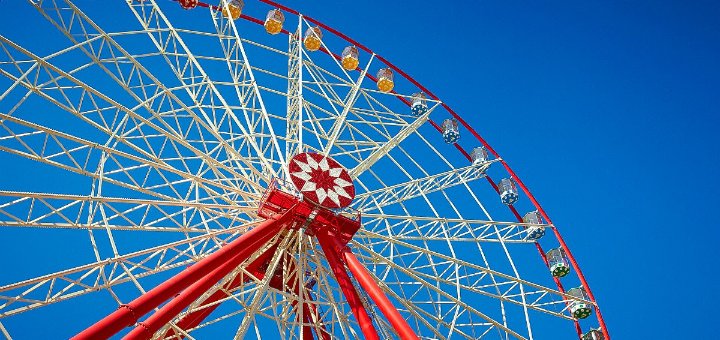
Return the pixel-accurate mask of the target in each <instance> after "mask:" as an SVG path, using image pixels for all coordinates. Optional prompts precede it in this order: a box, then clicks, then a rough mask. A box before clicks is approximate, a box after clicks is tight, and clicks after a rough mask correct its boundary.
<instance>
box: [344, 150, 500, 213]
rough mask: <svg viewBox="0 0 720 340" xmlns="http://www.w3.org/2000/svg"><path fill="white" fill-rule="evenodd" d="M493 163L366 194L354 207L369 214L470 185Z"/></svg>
mask: <svg viewBox="0 0 720 340" xmlns="http://www.w3.org/2000/svg"><path fill="white" fill-rule="evenodd" d="M492 162H493V161H491V162H484V163H479V164H472V165H469V166H466V167H462V168H458V169H453V170H450V171H446V172H443V173H440V174H436V175H429V176H426V177H422V178H418V179H412V180H410V181H407V182H404V183H401V184H396V185H392V186H387V187H384V188H381V189H377V190H373V191H370V192H365V193H362V194H360V195H357V196H356V197H355V201H354V203H353V207H354V208H355V209H358V210H361V211H363V212H369V211H373V210H376V209H379V208H381V207H385V206H388V205H392V204H397V203H400V202H403V201H406V200H409V199H412V198H415V197H419V196H421V195H427V194H429V193H431V192H436V191H440V190H445V189H448V188H450V187H453V186H456V185H460V184H462V183H468V182H471V181H474V180H476V179H479V178H483V177H484V176H485V170H486V169H487V168H488V167H489V166H490V164H491V163H492Z"/></svg>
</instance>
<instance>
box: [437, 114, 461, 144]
mask: <svg viewBox="0 0 720 340" xmlns="http://www.w3.org/2000/svg"><path fill="white" fill-rule="evenodd" d="M441 127H442V135H443V139H444V140H445V143H448V144H452V143H456V142H457V141H458V140H459V139H460V130H459V129H458V122H457V120H455V119H450V118H448V119H445V120H444V121H443V122H442V125H441Z"/></svg>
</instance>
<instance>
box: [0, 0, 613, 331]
mask: <svg viewBox="0 0 720 340" xmlns="http://www.w3.org/2000/svg"><path fill="white" fill-rule="evenodd" d="M180 2H181V3H188V2H189V3H192V1H180ZM26 5H27V6H29V7H32V8H34V9H35V10H36V11H37V12H38V13H39V14H40V15H39V16H35V17H32V18H28V19H27V20H34V21H42V19H41V17H42V18H44V19H45V21H46V24H48V25H47V26H48V27H53V28H54V32H49V33H48V34H53V35H52V39H56V40H57V43H56V44H49V46H50V47H45V46H38V45H37V44H34V43H29V44H23V45H21V44H20V43H18V42H15V41H13V40H11V39H10V38H7V37H6V32H3V34H2V35H0V75H2V77H1V79H0V150H2V151H4V155H2V157H3V158H2V159H3V161H4V160H6V159H7V160H15V159H22V158H25V159H29V160H32V161H34V162H35V163H36V164H39V165H37V166H38V167H43V168H45V169H48V170H47V174H48V175H47V176H48V177H51V178H52V179H51V180H52V181H55V182H60V183H62V182H64V181H67V184H66V185H65V188H66V189H67V190H64V191H47V192H40V191H34V192H30V191H25V190H23V191H14V190H1V191H0V233H2V235H3V236H2V237H3V238H6V239H7V236H5V235H11V236H10V237H12V238H13V241H11V242H24V241H22V240H23V238H24V237H38V235H40V237H42V235H44V234H43V233H51V232H53V233H55V232H57V233H60V232H62V233H63V234H62V235H65V236H63V237H68V238H72V239H79V240H83V242H85V241H87V240H89V241H90V242H89V246H88V247H87V249H66V250H65V251H66V252H73V253H78V254H82V255H77V256H75V255H73V257H68V260H67V261H68V262H67V264H65V265H64V266H63V267H62V268H66V269H61V270H57V271H55V272H52V273H50V274H46V275H40V276H36V277H33V278H29V279H28V278H19V279H18V280H17V281H16V282H13V279H11V280H7V279H5V278H3V279H2V282H0V285H2V286H1V287H0V332H1V333H2V334H4V335H5V337H7V338H11V334H13V333H17V334H22V332H23V329H22V328H20V327H17V328H15V327H13V325H14V324H15V321H16V320H28V321H32V320H38V314H37V313H38V312H39V311H40V310H41V308H42V307H46V306H49V305H54V306H55V308H54V309H52V310H53V311H55V312H57V313H67V312H68V311H72V310H73V309H74V308H87V301H88V300H87V299H85V298H84V297H85V296H86V295H87V296H88V297H91V298H92V299H93V301H103V302H102V303H100V304H99V306H103V311H101V312H100V313H99V314H98V318H99V317H101V316H103V315H107V314H109V313H111V312H113V310H114V308H111V307H108V308H109V309H106V308H105V307H106V306H115V307H117V306H121V307H120V309H118V311H116V312H115V314H117V313H122V312H123V311H124V310H126V309H128V308H130V307H127V306H131V307H132V308H135V306H137V305H135V304H134V303H135V301H137V300H136V298H138V297H140V298H139V299H143V298H148V299H151V298H154V297H155V296H154V295H153V294H154V293H153V292H155V291H156V289H154V288H155V287H156V286H158V285H160V283H163V282H165V283H163V285H164V284H167V283H168V282H175V281H177V280H180V281H181V280H186V281H187V280H190V279H192V280H191V281H193V282H189V281H188V282H187V283H186V284H185V285H184V286H182V287H180V288H177V289H176V291H174V292H175V293H173V294H170V293H167V294H170V295H168V296H167V297H165V298H164V299H162V301H159V302H158V303H157V304H155V305H153V306H150V307H148V310H147V311H144V312H142V313H139V312H138V313H139V315H135V316H134V319H132V320H129V321H128V324H127V325H120V326H118V327H119V328H124V327H125V326H133V325H134V324H135V323H136V321H138V320H140V321H141V323H140V324H139V326H136V327H135V328H134V330H132V331H130V330H122V331H121V332H124V333H121V334H129V335H128V338H136V337H142V338H149V337H154V338H195V337H201V338H202V337H208V336H209V335H212V336H215V337H217V336H222V337H234V338H245V337H251V338H252V337H257V338H270V339H277V338H282V339H304V340H305V339H313V338H316V339H319V338H322V339H331V338H365V337H368V334H376V336H377V337H379V338H394V337H397V336H398V335H400V336H401V337H402V338H408V337H409V338H412V337H413V336H414V335H413V336H410V335H409V334H417V336H418V337H420V338H428V339H429V338H433V339H448V338H467V339H477V338H502V339H509V338H519V339H533V338H539V339H543V338H561V336H558V335H557V334H567V333H568V331H570V332H569V333H570V334H572V331H571V327H573V326H572V325H573V324H574V327H575V328H576V330H577V334H578V335H579V336H581V337H582V334H583V333H584V331H586V330H587V328H589V327H593V326H600V327H601V330H602V334H603V336H604V338H605V339H609V335H608V333H607V329H606V327H605V325H604V322H603V320H602V315H601V314H600V310H599V308H598V307H597V304H596V302H595V298H594V296H593V295H592V292H591V291H590V288H589V287H588V285H587V282H586V281H585V278H584V277H583V275H582V272H581V271H580V268H579V267H578V265H577V263H576V261H575V260H574V258H573V257H572V254H571V252H570V250H569V249H568V247H567V245H566V244H565V242H564V241H563V239H562V237H561V236H560V234H559V232H558V230H557V228H556V226H555V225H554V224H553V223H552V221H551V220H550V218H549V217H548V216H547V214H546V213H545V211H544V210H543V209H542V207H541V206H540V205H539V204H538V202H537V201H536V200H535V198H534V197H533V196H532V194H531V193H530V192H529V191H528V189H527V188H526V186H525V185H524V184H523V183H522V181H521V180H520V179H519V178H518V177H517V176H516V174H515V173H514V172H513V171H512V169H511V168H510V167H509V166H508V165H507V163H506V162H505V161H504V160H503V159H502V158H501V157H500V156H499V155H498V154H497V153H496V152H495V151H494V150H493V149H492V148H491V147H490V145H488V144H487V143H486V142H485V140H483V139H482V138H481V137H480V135H479V134H478V133H477V132H476V131H475V130H474V129H472V128H471V127H470V126H469V125H468V124H467V123H466V122H465V121H464V120H463V119H462V118H461V117H460V116H458V115H457V114H456V113H455V112H454V111H453V110H452V109H451V108H450V107H449V106H448V105H447V104H446V103H444V102H442V101H440V99H439V98H437V97H436V96H435V95H434V94H432V92H430V91H429V90H428V89H426V88H425V87H423V86H422V85H420V84H419V83H418V82H417V81H415V80H414V79H413V78H411V77H410V76H408V75H407V74H406V73H404V72H403V71H402V70H400V69H399V68H397V67H396V66H394V65H393V64H391V63H390V62H389V61H387V60H386V59H385V58H383V57H381V56H379V55H376V54H375V53H373V52H372V50H370V49H368V48H367V47H365V46H363V45H362V44H359V43H358V42H356V41H354V40H352V39H350V38H348V37H347V36H345V35H343V34H342V33H340V32H338V31H336V30H334V29H332V28H330V27H328V26H326V25H324V24H322V23H321V22H319V21H317V20H315V19H313V18H311V17H308V16H304V15H301V14H300V13H298V12H297V11H295V10H293V9H290V8H287V7H285V6H282V5H280V4H277V3H274V2H272V1H269V0H260V1H258V2H249V3H247V4H245V8H244V9H243V14H242V15H240V17H239V18H238V19H237V20H232V19H229V17H230V16H231V15H230V14H231V13H229V8H230V7H229V6H230V3H229V1H226V0H223V1H222V2H221V3H219V4H213V5H209V4H205V3H198V4H197V7H196V8H194V9H193V10H191V11H184V10H183V9H181V8H180V6H178V3H177V2H173V1H161V0H157V1H155V0H116V1H112V2H109V3H108V4H105V5H102V6H101V5H99V4H95V6H93V5H91V4H86V5H85V6H83V8H82V9H81V8H79V7H78V6H77V5H76V4H75V3H73V1H70V0H29V1H28V2H27V4H26ZM215 5H217V6H215ZM86 7H87V8H86ZM97 7H102V8H97ZM223 8H224V10H223ZM275 8H277V9H278V10H279V11H282V12H283V13H284V15H285V25H284V29H283V30H282V32H281V33H282V34H277V35H269V34H267V33H266V32H265V30H263V29H262V24H263V23H264V22H263V21H262V20H260V19H257V18H256V17H257V16H260V15H264V13H265V12H266V11H268V10H271V9H275ZM223 11H224V12H223ZM109 14H110V15H109ZM258 24H260V25H258ZM318 26H319V27H320V28H321V29H322V30H323V31H324V32H325V36H324V37H323V38H322V40H321V47H320V49H319V51H316V52H311V51H309V50H308V49H307V48H305V47H304V45H303V37H304V36H305V34H306V32H307V31H308V30H309V29H312V28H313V27H318ZM10 33H12V32H7V35H12V34H10ZM58 44H59V45H58ZM56 45H57V46H60V47H57V46H56ZM347 45H354V46H356V47H357V48H358V49H359V51H360V55H359V61H360V64H359V66H358V67H357V68H356V69H354V70H347V69H345V68H343V65H342V63H341V57H340V56H339V55H338V54H337V53H336V52H335V51H340V50H341V49H342V48H343V47H345V46H347ZM43 48H46V49H47V48H52V49H53V52H43V53H44V54H42V55H38V54H36V53H39V52H33V50H35V51H38V50H40V51H42V50H43ZM380 68H388V69H390V70H392V71H393V72H394V73H395V74H396V75H397V77H396V79H395V88H394V90H392V91H389V92H388V91H385V92H384V91H380V90H378V88H377V85H376V82H377V81H378V80H379V79H378V78H377V77H376V76H374V75H375V72H376V71H377V70H378V69H380ZM416 92H424V93H425V94H426V95H427V98H426V99H425V102H426V104H427V107H426V110H425V111H424V112H423V113H421V114H419V115H414V114H411V111H410V108H409V106H410V105H411V104H412V103H413V96H412V94H413V93H416ZM445 118H452V119H455V120H456V121H457V122H459V124H460V127H461V128H462V129H464V130H463V131H464V132H463V134H465V133H467V134H468V136H467V138H465V139H463V140H462V141H461V144H462V145H461V144H458V143H459V142H454V143H450V144H446V143H444V142H443V139H442V132H443V131H444V130H443V127H441V125H440V124H438V123H436V121H439V120H442V119H445ZM480 146H482V147H484V149H485V150H487V151H488V152H489V157H488V158H487V159H482V160H480V161H475V159H473V158H472V157H471V155H470V153H468V152H467V151H465V150H466V149H465V148H466V147H467V148H474V147H480ZM303 152H313V153H318V154H321V155H324V156H326V157H331V158H332V159H334V160H337V161H338V162H339V163H341V164H342V165H343V166H344V167H346V168H347V169H348V172H349V174H350V176H351V177H352V179H353V181H354V183H355V188H356V189H355V190H356V191H357V196H356V197H355V198H354V200H353V202H352V204H351V206H350V207H349V208H348V209H344V210H333V211H332V213H327V214H326V215H327V216H325V215H323V214H324V212H323V211H324V210H322V209H320V208H316V209H315V210H313V211H312V212H306V213H301V212H300V210H301V209H303V205H302V204H304V203H298V202H300V201H301V197H299V196H297V199H298V200H299V201H298V202H296V203H293V204H294V205H292V206H290V205H288V206H287V207H285V208H283V209H282V210H280V211H279V212H278V213H277V214H275V215H271V214H268V213H264V212H263V211H264V210H263V209H264V208H263V207H264V204H267V202H269V200H270V198H269V197H270V196H268V195H271V194H272V193H273V192H274V191H269V190H270V189H271V188H275V189H273V190H278V191H277V192H286V193H288V192H291V191H292V190H290V189H287V188H285V187H284V186H286V185H287V184H286V183H285V181H289V178H290V173H289V171H288V162H289V160H290V159H291V158H292V157H293V156H294V155H297V154H299V153H303ZM23 164H24V163H23ZM4 166H5V165H4ZM9 166H11V167H12V166H15V165H13V164H10V165H9ZM18 166H19V165H18ZM498 177H507V178H509V179H511V180H512V181H514V183H516V184H517V186H518V187H519V188H520V191H521V192H522V193H524V196H523V197H521V199H520V200H519V201H518V202H517V203H515V204H511V205H509V209H508V206H506V205H504V204H502V203H501V201H500V198H499V197H498V196H499V194H500V193H501V192H502V190H503V189H502V188H501V187H499V186H498V185H497V184H496V183H497V182H496V181H495V180H494V179H493V178H498ZM487 184H489V185H487ZM53 187H54V186H53ZM318 209H319V210H318ZM519 210H520V211H522V212H523V213H524V212H527V211H533V210H536V211H537V212H538V214H539V215H538V216H540V219H539V220H538V221H534V222H533V221H527V220H523V217H522V214H521V213H520V212H519ZM303 214H304V215H303ZM293 216H295V217H293ZM297 216H302V218H298V217H297ZM323 216H325V217H323ZM333 216H334V217H333ZM358 216H359V218H358ZM320 218H326V219H327V220H328V221H330V222H328V223H330V224H332V223H336V222H332V221H335V219H343V218H344V220H343V221H356V222H357V223H361V224H359V226H360V228H359V230H356V231H353V232H351V233H349V236H348V239H347V240H345V241H347V242H348V243H347V246H345V245H344V243H343V242H339V241H338V239H339V238H342V237H341V236H340V234H337V233H336V234H333V232H332V231H327V230H326V229H323V228H325V226H318V225H319V224H318V223H319V222H317V220H318V219H320ZM337 223H339V222H337ZM348 223H355V222H348ZM538 228H544V230H547V231H548V232H547V235H545V237H543V238H542V239H540V240H537V239H534V238H532V237H530V235H529V234H530V231H531V230H537V229H538ZM268 230H272V232H268V233H267V234H264V232H266V231H268ZM338 230H339V229H338ZM336 232H337V230H336ZM48 235H50V234H48ZM52 235H57V234H52ZM80 243H82V242H80ZM58 247H59V249H62V245H58ZM547 247H553V248H555V247H559V248H560V249H561V250H562V252H563V253H564V254H565V255H566V256H567V260H568V265H569V266H570V267H572V269H573V270H572V273H571V274H570V275H568V276H566V277H564V278H562V279H559V278H555V277H553V276H552V275H551V274H550V270H549V269H548V267H549V266H550V265H551V264H552V259H550V260H549V259H548V258H547V257H546V250H545V248H547ZM86 250H87V251H86ZM37 251H38V252H39V253H40V254H43V250H37ZM233 251H235V252H233ZM49 252H50V251H49V250H48V253H47V254H45V255H43V256H50V257H57V258H58V260H62V254H57V255H56V254H52V253H49ZM538 252H539V255H540V256H538ZM239 254H240V255H239ZM222 256H226V257H225V258H223V257H222ZM78 257H81V258H82V261H80V260H77V258H78ZM71 258H72V259H71ZM213 261H215V262H213ZM81 263H85V264H81ZM205 263H213V264H214V266H212V268H210V267H208V268H206V271H205V272H202V274H199V273H200V271H201V270H202V269H198V268H204V267H202V265H203V264H205ZM193 273H194V274H193ZM348 273H352V275H348ZM183 275H186V276H183ZM188 275H190V276H188ZM192 275H195V276H192ZM183 278H184V279H183ZM174 280H175V281H174ZM183 282H185V281H183ZM564 285H569V286H579V285H582V286H583V287H584V290H585V292H586V295H584V296H577V295H574V294H571V293H570V292H569V291H566V289H565V287H564ZM160 286H162V285H160ZM160 286H158V287H160ZM178 287H179V286H178ZM368 287H370V288H368ZM372 287H376V288H377V289H375V290H374V289H372ZM148 291H150V293H148ZM195 291H196V292H195ZM168 292H169V291H168ZM174 294H179V295H177V297H172V296H174ZM193 294H195V295H193ZM148 296H149V297H148ZM383 299H384V300H383ZM166 300H169V302H168V303H167V304H166V305H163V304H162V303H163V302H165V301H166ZM185 300H186V301H187V302H186V303H185V304H182V303H183V302H182V301H185ZM82 301H84V302H82ZM131 301H132V302H131ZM175 303H177V306H175V305H173V304H175ZM578 305H587V306H588V307H589V308H592V309H593V310H594V313H593V315H594V316H593V317H591V318H589V319H585V320H583V321H580V320H578V318H577V315H574V308H575V306H578ZM123 306H125V307H123ZM170 306H175V307H170ZM48 308H50V307H48ZM98 308H100V307H98ZM123 308H126V309H123ZM156 308H159V309H156ZM172 308H177V310H175V312H173V313H170V312H168V313H170V314H167V317H166V318H167V320H166V321H164V320H165V319H162V318H163V317H165V316H163V315H164V314H163V313H165V312H166V311H167V310H170V309H172ZM42 309H43V310H44V309H45V308H42ZM153 309H155V310H156V311H155V312H154V314H153V313H149V312H151V311H152V310H153ZM131 312H133V313H134V312H135V311H134V310H131ZM145 313H149V314H152V316H150V317H148V318H147V319H145V318H143V317H142V316H143V314H145ZM388 313H391V314H392V315H389V314H388ZM61 315H62V314H61ZM61 315H59V316H58V317H60V318H62V316H61ZM113 315H114V314H113ZM155 319H157V320H161V321H162V322H160V321H158V328H157V329H153V328H148V327H152V324H153V322H155ZM400 319H402V320H404V321H402V322H399V321H398V320H400ZM588 320H589V321H588ZM93 321H95V320H80V321H78V322H73V323H68V325H69V327H78V328H73V329H69V330H67V331H66V332H69V333H66V332H61V331H58V333H57V334H59V335H62V336H69V335H71V334H76V333H78V332H80V331H82V330H83V328H84V327H88V326H90V325H91V323H92V322H93ZM403 323H405V324H404V325H403ZM18 324H22V323H21V322H18ZM149 325H150V326H149ZM540 325H543V326H540ZM568 325H569V326H568ZM406 326H407V327H406ZM142 327H145V329H152V330H153V331H152V332H150V333H151V334H143V328H142ZM368 327H369V328H368ZM403 327H406V328H403ZM370 328H372V329H373V332H376V333H368V332H370V331H369V329H370ZM128 331H130V333H127V332H128ZM96 334H101V333H96ZM108 334H112V333H108ZM593 339H594V338H593Z"/></svg>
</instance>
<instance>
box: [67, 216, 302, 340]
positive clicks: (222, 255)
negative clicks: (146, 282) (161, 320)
mask: <svg viewBox="0 0 720 340" xmlns="http://www.w3.org/2000/svg"><path fill="white" fill-rule="evenodd" d="M293 211H294V210H292V209H291V210H288V211H287V212H286V213H285V214H283V215H281V216H277V215H276V216H274V217H273V218H270V219H268V220H266V221H264V222H262V223H260V224H259V225H258V226H256V227H255V228H253V229H252V230H250V231H248V232H246V233H245V234H243V235H242V236H240V237H238V238H237V239H236V240H234V241H232V242H230V243H228V244H227V245H226V246H225V247H222V248H220V250H218V251H216V252H215V253H213V254H211V255H209V256H208V257H206V258H205V259H203V260H200V261H199V262H197V263H195V264H193V265H192V266H190V267H188V268H187V269H185V270H183V271H182V272H180V273H179V274H177V275H175V276H174V277H172V278H171V279H169V280H167V281H165V282H163V283H161V284H160V285H159V286H157V287H155V288H153V289H152V290H150V291H148V292H147V293H145V294H143V295H141V296H140V297H138V298H137V299H135V300H133V301H132V302H130V303H128V304H127V305H123V306H120V308H119V309H118V310H116V311H115V312H113V313H111V314H110V315H108V316H106V317H105V318H103V319H102V320H100V321H98V322H97V323H95V324H94V325H92V326H90V327H88V328H87V329H85V330H84V331H82V332H80V333H79V334H77V335H76V336H74V337H73V338H72V339H74V340H85V339H88V340H94V339H106V338H109V337H111V336H113V335H115V334H116V333H117V332H119V331H120V330H122V329H123V328H125V327H128V326H131V325H133V324H134V323H135V322H137V320H138V319H139V318H140V317H142V316H143V315H145V314H147V313H148V312H150V311H151V310H153V309H154V308H156V307H157V306H159V305H160V304H161V303H163V302H165V301H166V300H168V299H170V298H172V297H173V296H174V295H175V294H178V293H180V292H181V291H182V290H183V289H185V288H187V287H188V286H189V285H191V284H193V283H194V282H195V281H197V280H199V279H201V278H203V277H204V276H205V275H207V274H209V273H210V272H211V271H213V270H215V268H217V267H218V266H220V265H222V264H223V263H225V262H227V261H228V260H230V259H232V258H233V257H234V256H235V255H236V254H237V253H238V252H239V251H240V250H242V249H243V248H244V247H246V246H247V245H248V244H252V243H255V242H256V240H257V239H258V238H261V237H262V236H263V235H264V234H265V233H266V232H267V231H268V230H273V226H275V225H276V223H277V224H284V223H286V222H287V221H288V220H289V219H290V218H291V217H292V214H293Z"/></svg>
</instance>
